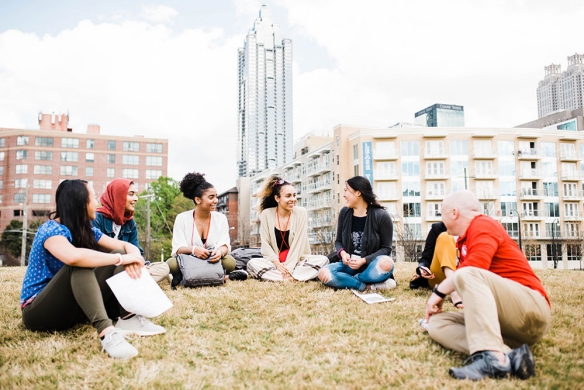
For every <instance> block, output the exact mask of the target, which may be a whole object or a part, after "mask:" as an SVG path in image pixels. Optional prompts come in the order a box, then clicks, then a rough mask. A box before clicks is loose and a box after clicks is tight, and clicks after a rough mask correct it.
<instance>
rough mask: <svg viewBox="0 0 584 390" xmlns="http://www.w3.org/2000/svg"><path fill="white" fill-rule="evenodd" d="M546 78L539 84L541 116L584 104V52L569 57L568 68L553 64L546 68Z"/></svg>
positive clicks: (538, 109)
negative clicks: (564, 69) (563, 70)
mask: <svg viewBox="0 0 584 390" xmlns="http://www.w3.org/2000/svg"><path fill="white" fill-rule="evenodd" d="M544 70H545V78H544V79H543V80H541V81H540V82H539V85H538V86H537V114H538V117H539V118H542V117H544V116H547V115H550V114H553V113H554V112H558V111H562V110H576V109H578V108H580V107H582V106H583V105H584V100H583V99H584V98H583V96H582V95H584V54H577V53H576V54H574V55H572V56H569V57H568V69H567V70H566V71H565V72H562V67H561V65H556V64H551V65H549V66H546V67H545V68H544Z"/></svg>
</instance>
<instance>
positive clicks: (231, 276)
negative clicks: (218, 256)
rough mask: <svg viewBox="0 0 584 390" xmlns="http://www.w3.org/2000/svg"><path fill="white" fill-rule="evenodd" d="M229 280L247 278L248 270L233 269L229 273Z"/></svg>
mask: <svg viewBox="0 0 584 390" xmlns="http://www.w3.org/2000/svg"><path fill="white" fill-rule="evenodd" d="M229 280H247V272H246V271H244V270H237V271H233V272H231V273H230V274H229Z"/></svg>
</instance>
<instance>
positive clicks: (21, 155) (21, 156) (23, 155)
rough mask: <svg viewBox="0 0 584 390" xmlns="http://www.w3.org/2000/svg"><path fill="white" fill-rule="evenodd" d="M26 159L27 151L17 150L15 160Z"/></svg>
mask: <svg viewBox="0 0 584 390" xmlns="http://www.w3.org/2000/svg"><path fill="white" fill-rule="evenodd" d="M27 158H28V150H17V151H16V159H17V160H26V159H27Z"/></svg>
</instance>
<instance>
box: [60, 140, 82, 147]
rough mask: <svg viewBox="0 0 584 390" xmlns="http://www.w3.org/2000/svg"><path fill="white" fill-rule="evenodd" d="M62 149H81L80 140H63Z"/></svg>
mask: <svg viewBox="0 0 584 390" xmlns="http://www.w3.org/2000/svg"><path fill="white" fill-rule="evenodd" d="M61 147H62V148H73V149H77V148H79V138H61Z"/></svg>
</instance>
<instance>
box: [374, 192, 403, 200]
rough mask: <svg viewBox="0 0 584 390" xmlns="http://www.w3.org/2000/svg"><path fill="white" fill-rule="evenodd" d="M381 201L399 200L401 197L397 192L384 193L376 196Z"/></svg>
mask: <svg viewBox="0 0 584 390" xmlns="http://www.w3.org/2000/svg"><path fill="white" fill-rule="evenodd" d="M376 195H377V198H378V199H379V200H380V201H384V200H399V199H400V197H399V195H398V192H397V191H383V192H379V193H377V194H376Z"/></svg>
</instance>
